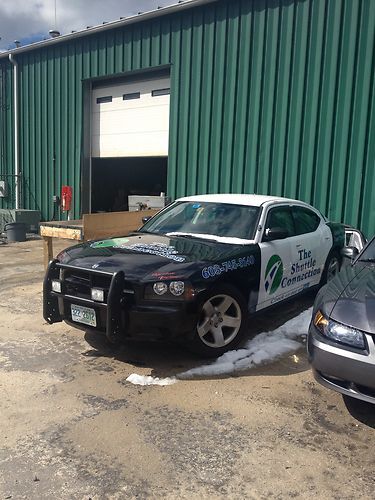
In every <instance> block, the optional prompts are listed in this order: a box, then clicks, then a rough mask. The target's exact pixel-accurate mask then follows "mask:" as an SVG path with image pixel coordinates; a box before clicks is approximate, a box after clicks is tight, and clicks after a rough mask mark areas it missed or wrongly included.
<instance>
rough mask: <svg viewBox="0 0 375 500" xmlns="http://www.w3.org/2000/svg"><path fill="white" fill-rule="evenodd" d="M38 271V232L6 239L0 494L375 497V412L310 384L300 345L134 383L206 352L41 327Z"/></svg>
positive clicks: (267, 324)
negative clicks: (207, 373)
mask: <svg viewBox="0 0 375 500" xmlns="http://www.w3.org/2000/svg"><path fill="white" fill-rule="evenodd" d="M68 244H69V242H64V241H59V242H58V244H57V245H55V246H56V249H61V248H63V247H64V246H67V245H68ZM42 279H43V266H42V242H41V241H40V240H37V239H33V240H30V241H27V242H25V243H12V244H7V245H1V246H0V318H1V326H0V394H1V401H0V428H1V441H0V461H1V467H0V498H3V499H21V498H27V499H50V498H58V499H73V498H74V499H81V498H82V499H86V500H88V499H92V500H94V499H103V498H111V499H122V498H164V499H172V498H189V499H191V498H200V499H202V498H210V499H211V498H212V499H216V498H235V499H237V498H249V499H278V498H311V497H315V498H322V499H331V498H332V499H340V500H342V499H352V498H374V496H375V482H374V481H375V479H374V474H373V463H374V451H373V450H374V444H375V435H374V431H373V429H374V428H375V411H374V408H373V406H371V405H365V404H360V402H355V401H350V400H344V399H343V398H342V397H341V396H340V395H339V394H336V393H333V392H331V391H328V390H326V389H324V388H322V387H320V386H318V385H317V384H316V383H315V382H314V381H313V378H312V376H311V373H310V370H309V367H308V364H307V360H306V355H305V352H304V349H303V348H301V350H300V351H298V352H297V353H294V354H293V355H288V356H285V357H283V358H281V359H279V360H277V361H276V362H273V363H271V364H268V365H264V366H261V367H258V368H254V369H252V370H248V371H247V372H246V371H245V372H241V373H239V374H235V375H233V376H230V377H212V378H200V379H197V380H184V381H179V382H178V383H176V384H174V385H170V386H166V387H159V386H145V387H139V386H134V385H132V384H130V383H129V382H127V381H126V378H127V377H128V375H130V374H131V373H134V372H136V373H138V374H140V375H153V376H157V377H169V376H173V375H175V374H176V373H179V372H181V371H185V370H188V369H190V368H193V367H195V366H199V365H200V364H202V361H201V360H199V359H197V358H196V357H194V356H193V355H192V354H190V353H189V352H187V351H185V350H184V349H183V348H182V347H179V346H175V345H169V344H153V343H148V344H147V343H142V344H132V345H126V346H121V347H118V348H112V347H111V346H109V345H108V344H107V343H106V342H105V339H103V338H102V337H98V336H95V335H92V334H84V332H82V331H79V330H75V329H72V328H70V327H68V326H67V325H65V324H55V325H47V324H46V323H45V322H44V320H43V318H42ZM312 300H313V298H312V297H311V296H309V297H305V298H303V299H300V300H299V301H298V302H295V303H293V304H288V305H284V306H279V307H278V308H277V309H275V310H274V311H273V312H272V314H270V313H268V314H267V315H264V317H262V316H261V317H259V319H258V320H257V323H256V324H253V325H252V326H251V331H250V332H249V336H250V335H254V334H256V333H258V332H261V331H264V330H270V329H274V328H276V327H277V326H279V325H280V324H282V323H284V322H285V321H287V320H288V319H291V318H292V317H294V316H296V315H297V314H298V313H299V312H300V311H302V310H304V309H306V308H307V307H310V306H311V303H312Z"/></svg>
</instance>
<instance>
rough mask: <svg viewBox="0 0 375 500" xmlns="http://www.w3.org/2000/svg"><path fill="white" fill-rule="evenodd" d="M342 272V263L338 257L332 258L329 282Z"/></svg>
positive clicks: (328, 267) (328, 276)
mask: <svg viewBox="0 0 375 500" xmlns="http://www.w3.org/2000/svg"><path fill="white" fill-rule="evenodd" d="M339 271H340V262H339V259H338V258H337V257H336V256H333V257H331V258H330V260H329V262H328V265H327V282H328V281H331V280H332V279H333V278H334V277H335V276H336V274H337V273H338V272H339Z"/></svg>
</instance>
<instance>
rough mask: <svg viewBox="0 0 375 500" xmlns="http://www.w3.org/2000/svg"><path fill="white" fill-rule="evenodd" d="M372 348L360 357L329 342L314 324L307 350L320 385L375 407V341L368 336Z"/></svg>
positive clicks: (311, 325)
mask: <svg viewBox="0 0 375 500" xmlns="http://www.w3.org/2000/svg"><path fill="white" fill-rule="evenodd" d="M366 340H367V344H368V347H369V350H368V352H367V353H364V354H360V353H359V352H354V350H349V349H346V348H344V347H340V346H339V345H338V344H335V343H333V342H330V341H328V340H327V341H326V339H325V338H324V337H323V336H322V335H321V334H320V333H319V332H318V331H317V329H316V328H315V326H314V325H313V324H312V323H311V324H310V328H309V335H308V342H307V351H308V357H309V362H310V363H311V366H312V369H313V374H314V377H315V379H316V380H317V382H319V383H320V384H322V385H323V386H325V387H327V388H328V389H332V390H334V391H337V392H340V393H342V394H345V395H347V396H351V397H353V398H357V399H361V400H362V401H367V402H369V403H374V404H375V342H374V339H373V338H372V336H371V335H367V334H366Z"/></svg>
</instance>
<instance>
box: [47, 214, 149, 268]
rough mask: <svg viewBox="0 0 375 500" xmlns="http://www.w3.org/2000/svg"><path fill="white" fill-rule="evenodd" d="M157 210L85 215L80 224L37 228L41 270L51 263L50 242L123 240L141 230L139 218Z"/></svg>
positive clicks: (52, 223) (61, 223)
mask: <svg viewBox="0 0 375 500" xmlns="http://www.w3.org/2000/svg"><path fill="white" fill-rule="evenodd" d="M157 212H158V210H141V211H138V212H106V213H100V214H84V215H83V218H82V219H79V220H64V221H48V222H41V223H40V224H39V228H40V235H41V236H42V237H43V240H44V244H43V254H44V267H45V268H47V266H48V263H49V261H50V260H52V259H53V243H52V238H64V239H68V240H75V241H87V240H96V239H101V238H110V237H114V236H126V235H127V234H129V233H130V232H132V231H136V230H137V229H138V228H139V227H140V226H142V218H143V217H148V216H152V215H154V214H156V213H157Z"/></svg>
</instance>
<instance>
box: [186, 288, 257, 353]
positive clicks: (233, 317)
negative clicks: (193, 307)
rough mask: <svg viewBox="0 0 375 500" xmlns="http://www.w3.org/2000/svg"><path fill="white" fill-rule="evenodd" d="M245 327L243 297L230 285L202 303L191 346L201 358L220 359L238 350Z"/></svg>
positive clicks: (219, 289) (245, 313)
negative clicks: (233, 350) (219, 357)
mask: <svg viewBox="0 0 375 500" xmlns="http://www.w3.org/2000/svg"><path fill="white" fill-rule="evenodd" d="M246 323H247V309H246V303H245V301H244V299H243V296H242V295H241V294H240V293H239V292H238V291H237V290H236V289H235V288H233V287H231V286H229V285H228V286H226V285H223V286H220V287H215V288H214V289H212V290H211V291H210V292H209V293H208V294H207V295H206V296H205V298H204V299H203V300H202V302H201V305H200V314H199V318H198V321H197V325H196V328H195V331H194V337H193V340H192V342H191V345H190V346H191V348H192V350H194V351H195V352H197V353H199V354H201V355H203V356H207V357H218V356H221V355H222V354H224V353H225V352H226V351H229V350H230V349H234V348H235V347H237V346H238V344H239V343H240V342H241V340H242V338H243V336H244V333H245V331H246Z"/></svg>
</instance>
